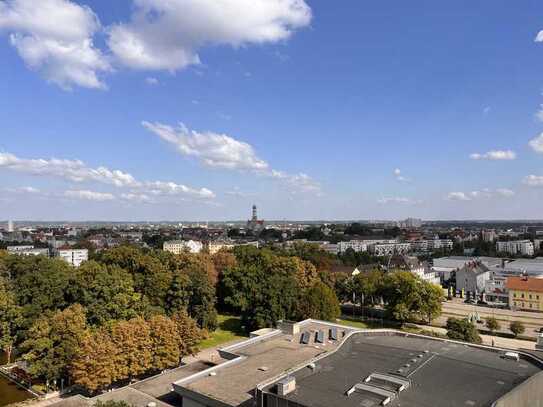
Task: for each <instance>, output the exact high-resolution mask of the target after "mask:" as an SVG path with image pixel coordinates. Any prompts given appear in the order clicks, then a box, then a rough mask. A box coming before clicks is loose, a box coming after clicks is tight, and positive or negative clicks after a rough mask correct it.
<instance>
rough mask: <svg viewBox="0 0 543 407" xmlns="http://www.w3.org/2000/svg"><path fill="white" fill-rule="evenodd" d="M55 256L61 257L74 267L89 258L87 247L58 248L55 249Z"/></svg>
mask: <svg viewBox="0 0 543 407" xmlns="http://www.w3.org/2000/svg"><path fill="white" fill-rule="evenodd" d="M55 257H59V258H61V259H62V260H64V261H65V262H66V263H68V264H71V265H72V266H74V267H79V266H80V265H81V263H83V262H84V261H87V260H88V259H89V251H88V250H87V249H70V248H60V249H58V250H56V251H55Z"/></svg>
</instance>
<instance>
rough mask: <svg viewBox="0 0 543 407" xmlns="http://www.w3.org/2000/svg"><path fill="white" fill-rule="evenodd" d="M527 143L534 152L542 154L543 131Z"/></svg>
mask: <svg viewBox="0 0 543 407" xmlns="http://www.w3.org/2000/svg"><path fill="white" fill-rule="evenodd" d="M529 145H530V147H531V148H532V150H534V151H535V152H536V153H539V154H543V133H541V134H540V135H539V136H537V137H536V138H534V139H533V140H530V143H529Z"/></svg>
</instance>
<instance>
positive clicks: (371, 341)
mask: <svg viewBox="0 0 543 407" xmlns="http://www.w3.org/2000/svg"><path fill="white" fill-rule="evenodd" d="M419 355H421V356H420V357H419ZM413 360H416V362H413ZM408 365H409V367H406V366H408ZM399 369H401V371H399ZM540 371H541V366H540V365H539V364H538V363H537V362H536V361H535V360H532V359H527V358H523V359H521V360H520V361H519V362H516V361H511V360H506V359H503V358H501V357H500V353H499V352H495V351H492V350H488V349H484V348H478V347H472V346H468V345H464V344H459V343H454V342H451V341H444V340H433V339H427V338H423V337H415V336H404V335H402V334H393V335H383V334H381V335H379V334H372V333H371V332H369V333H356V334H353V335H352V336H351V337H350V338H348V339H347V340H346V341H345V343H344V344H343V345H342V346H341V348H339V349H338V351H337V352H335V353H333V354H331V355H329V356H327V357H324V358H322V359H321V360H319V361H318V362H317V363H316V369H315V370H313V369H310V368H303V369H300V370H298V371H296V372H295V373H293V375H294V376H295V377H296V391H295V392H294V393H291V394H289V395H287V396H286V398H287V400H289V401H294V402H297V403H299V404H300V405H302V406H307V407H329V406H342V407H360V406H363V407H372V406H377V405H378V403H379V400H377V399H375V397H372V395H371V394H365V393H358V392H357V393H353V394H352V395H350V396H347V395H346V391H347V390H348V389H350V388H351V387H352V386H354V385H355V384H357V383H362V382H363V380H364V378H366V377H367V376H369V375H370V374H372V373H385V374H391V375H397V376H398V377H402V378H408V379H409V380H410V381H411V386H410V387H409V388H408V389H407V390H405V391H403V392H401V393H400V396H399V398H397V399H395V400H393V401H392V402H391V403H390V404H389V406H392V407H396V406H397V407H399V406H400V405H401V406H402V407H453V406H470V407H477V406H491V405H492V403H493V402H495V401H497V400H498V399H499V398H500V397H502V396H503V395H505V394H506V393H508V392H509V391H510V390H512V389H513V388H515V387H517V386H518V385H519V384H520V383H522V382H523V381H525V380H526V379H528V378H529V377H531V376H533V375H535V374H537V373H539V372H540ZM264 390H265V391H270V392H271V393H274V385H270V386H267V387H266V388H265V389H264Z"/></svg>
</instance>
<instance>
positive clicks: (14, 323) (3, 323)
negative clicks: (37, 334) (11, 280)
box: [0, 276, 23, 363]
mask: <svg viewBox="0 0 543 407" xmlns="http://www.w3.org/2000/svg"><path fill="white" fill-rule="evenodd" d="M22 324H23V313H22V308H21V307H20V306H19V305H17V303H16V301H15V295H14V294H13V292H12V291H11V290H10V289H9V287H8V283H7V281H6V280H4V279H3V278H2V277H1V276H0V349H1V350H2V351H4V353H5V354H6V358H7V363H11V355H12V353H13V349H14V346H15V341H16V339H17V332H18V330H19V329H20V327H21V326H22Z"/></svg>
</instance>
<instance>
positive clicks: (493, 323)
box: [486, 317, 501, 335]
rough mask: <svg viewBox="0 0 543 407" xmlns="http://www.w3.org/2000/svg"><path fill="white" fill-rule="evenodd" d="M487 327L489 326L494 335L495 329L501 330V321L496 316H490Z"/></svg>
mask: <svg viewBox="0 0 543 407" xmlns="http://www.w3.org/2000/svg"><path fill="white" fill-rule="evenodd" d="M486 327H487V328H488V330H489V331H490V333H491V334H492V335H494V332H495V331H499V330H500V328H501V327H500V323H499V322H498V320H497V319H496V318H494V317H490V318H487V319H486Z"/></svg>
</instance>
